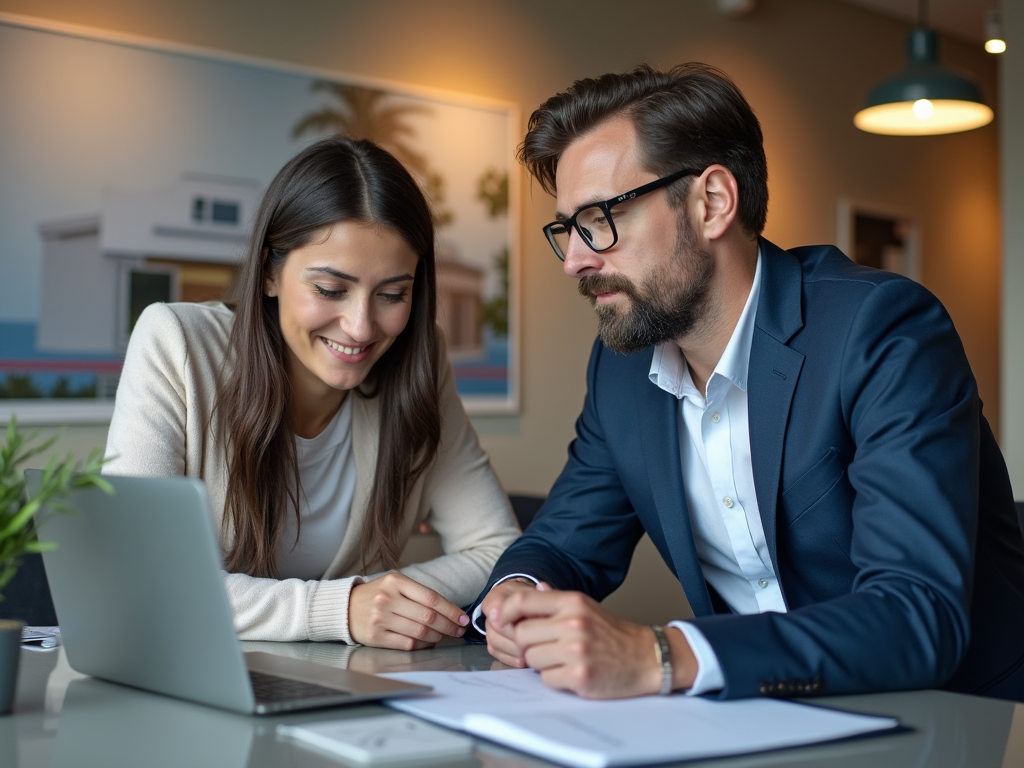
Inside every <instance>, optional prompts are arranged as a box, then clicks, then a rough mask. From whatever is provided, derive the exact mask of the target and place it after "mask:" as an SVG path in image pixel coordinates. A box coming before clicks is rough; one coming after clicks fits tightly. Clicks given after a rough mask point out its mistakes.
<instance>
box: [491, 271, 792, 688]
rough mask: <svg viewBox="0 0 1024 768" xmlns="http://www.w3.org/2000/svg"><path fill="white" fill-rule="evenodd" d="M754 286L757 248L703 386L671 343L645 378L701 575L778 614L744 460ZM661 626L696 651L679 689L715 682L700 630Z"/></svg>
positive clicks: (745, 605) (743, 605) (732, 602)
mask: <svg viewBox="0 0 1024 768" xmlns="http://www.w3.org/2000/svg"><path fill="white" fill-rule="evenodd" d="M760 287H761V255H760V253H758V257H757V265H756V267H755V269H754V280H753V283H752V285H751V287H750V293H749V294H748V296H747V301H746V303H745V304H744V306H743V312H742V313H741V314H740V318H739V321H738V322H737V323H736V327H735V328H734V329H733V332H732V336H731V337H730V338H729V343H728V344H727V345H726V347H725V351H724V352H723V353H722V357H721V358H720V359H719V361H718V364H717V365H716V366H715V370H714V371H713V372H712V374H711V376H710V378H709V379H708V382H707V387H706V391H705V392H701V391H700V390H698V389H697V387H696V386H695V385H694V383H693V378H692V377H691V376H690V369H689V367H688V366H687V364H686V360H685V359H684V358H683V354H682V351H681V350H680V349H679V347H678V346H677V345H676V344H675V342H673V341H666V342H662V343H661V344H658V345H656V346H655V348H654V357H653V359H652V361H651V369H650V373H649V374H648V375H649V377H650V380H651V382H652V383H653V384H655V385H656V386H658V387H660V388H661V389H663V390H665V391H666V392H668V393H669V394H671V395H673V396H675V397H676V398H677V399H678V400H679V408H680V415H681V418H680V421H679V453H680V457H681V460H682V467H681V469H682V474H683V488H684V491H683V492H684V494H685V496H686V505H687V507H688V509H689V515H690V528H691V530H692V531H693V539H694V545H695V548H696V550H697V559H698V560H699V561H700V565H701V570H702V571H703V572H704V578H705V579H706V580H707V582H708V583H709V584H710V585H711V586H712V587H714V588H715V590H716V591H717V592H718V594H719V595H720V596H721V597H722V599H723V600H725V602H726V604H728V606H729V607H730V608H732V610H734V611H736V612H737V613H763V612H765V611H778V612H779V613H785V612H786V603H785V601H784V600H783V597H782V590H781V588H780V587H779V581H778V579H777V578H776V576H775V570H774V568H773V566H772V561H771V556H770V555H769V553H768V543H767V540H766V539H765V535H764V526H763V525H762V524H761V515H760V510H759V509H758V506H757V495H756V494H755V491H754V470H753V467H752V465H751V460H750V430H749V424H748V418H747V370H748V367H749V364H750V347H751V343H752V342H753V338H754V318H755V317H756V315H757V301H758V293H759V290H760ZM517 576H526V578H529V579H531V580H533V581H536V579H534V578H533V577H532V576H529V575H528V574H512V575H509V576H506V577H505V578H504V579H502V581H505V580H507V579H512V578H515V577H517ZM498 583H501V582H498ZM495 586H497V584H495ZM479 617H480V606H477V609H476V611H474V614H473V624H474V625H475V626H476V627H477V629H480V627H479V625H478V624H477V619H478V618H479ZM669 626H671V627H675V628H677V629H679V630H680V631H681V632H682V633H683V634H684V635H685V636H686V640H687V642H688V643H689V644H690V647H691V649H692V650H693V653H694V655H695V656H696V657H697V665H698V672H697V677H696V679H695V680H694V683H693V686H692V687H691V688H690V689H689V690H688V691H687V693H688V694H690V695H697V694H701V693H707V692H709V691H715V690H719V689H720V688H722V686H723V685H724V684H725V678H724V676H723V674H722V667H721V665H720V664H719V662H718V657H717V656H716V655H715V652H714V650H713V649H712V648H711V644H710V643H708V641H707V639H706V638H705V637H704V633H702V632H701V631H700V630H699V629H697V627H695V626H694V625H693V624H690V623H688V622H685V621H673V622H670V623H669Z"/></svg>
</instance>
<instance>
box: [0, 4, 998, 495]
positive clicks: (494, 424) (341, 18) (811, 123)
mask: <svg viewBox="0 0 1024 768" xmlns="http://www.w3.org/2000/svg"><path fill="white" fill-rule="evenodd" d="M0 11H5V12H9V13H18V14H25V15H32V16H38V17H43V18H49V19H56V20H60V21H63V22H71V23H77V24H84V25H89V26H95V27H102V28H107V29H112V30H117V31H122V32H128V33H132V34H137V35H144V36H148V37H153V38H159V39H164V40H171V41H176V42H182V43H187V44H190V45H196V46H202V47H208V48H216V49H223V50H228V51H232V52H237V53H242V54H248V55H254V56H260V57H266V58H270V59H277V60H281V61H286V62H294V63H299V64H304V65H311V66H316V67H326V68H330V69H335V70H338V71H340V72H346V73H352V74H357V75H365V76H370V77H375V78H384V79H389V80H393V81H398V82H405V83H413V84H419V85H425V86H431V87H437V88H445V89H451V90H456V91H462V92H466V93H471V94H478V95H483V96H489V97H494V98H498V99H503V100H507V101H512V102H516V103H518V104H519V105H520V106H521V108H522V110H523V118H524V121H525V118H526V117H527V116H528V115H529V112H530V110H532V109H533V108H534V107H535V106H536V105H537V104H538V103H539V102H540V101H542V100H543V99H544V98H546V97H547V96H549V95H551V94H552V93H554V92H555V91H557V90H559V89H561V88H564V87H565V86H566V85H568V84H569V83H570V82H572V81H573V80H574V79H576V78H579V77H584V76H587V75H595V74H599V73H601V72H605V71H611V70H622V69H625V68H627V67H629V66H631V65H633V64H635V63H637V62H640V61H650V62H652V63H653V64H655V65H658V66H669V65H671V64H673V63H676V62H680V61H685V60H692V59H698V60H704V61H708V62H711V63H714V64H716V65H718V66H721V67H722V68H724V69H725V70H726V71H728V72H729V73H731V74H732V75H733V76H734V78H735V79H736V80H737V81H738V83H739V84H740V86H741V87H742V88H743V89H744V91H745V92H746V94H747V96H748V98H749V99H750V101H751V103H752V104H753V106H754V108H755V110H756V111H757V112H758V114H759V116H760V118H761V120H762V123H763V126H764V130H765V136H766V144H767V149H768V158H769V169H770V175H771V194H772V203H771V208H770V213H769V224H768V230H767V233H766V234H767V236H768V237H769V238H770V239H772V240H774V241H775V242H776V243H777V244H779V245H782V246H784V247H787V246H795V245H801V244H810V243H821V242H830V241H832V240H833V239H834V238H835V205H836V200H837V198H838V197H840V196H847V197H851V198H854V199H857V200H863V201H869V202H874V203H880V204H884V205H888V206H894V207H898V208H901V209H906V210H909V211H910V212H911V213H913V214H914V215H916V216H918V217H919V219H920V221H921V223H922V225H923V243H922V246H923V258H922V279H923V282H924V283H925V284H926V285H927V286H928V287H929V288H931V289H932V290H933V291H934V292H935V293H936V294H937V295H938V296H939V297H940V298H941V299H942V300H943V302H945V304H946V306H947V307H948V308H949V310H950V313H951V314H952V316H953V319H954V321H955V322H956V324H957V327H958V328H959V329H960V332H961V334H962V336H963V338H964V343H965V346H966V348H967V352H968V355H969V357H970V359H971V362H972V364H973V366H974V369H975V373H976V375H977V377H978V380H979V383H980V386H981V392H982V396H983V398H984V400H985V402H986V406H987V412H988V414H989V416H990V419H991V420H992V421H993V423H994V424H996V425H998V424H999V420H998V418H997V409H998V406H999V349H998V344H999V341H998V339H999V334H998V322H999V305H1000V294H999V270H1000V264H999V247H1000V243H999V205H998V182H997V178H998V145H997V128H996V126H995V125H992V126H989V127H986V128H983V129H980V130H978V131H974V132H971V133H967V134H960V135H955V136H945V137H934V138H890V137H878V136H871V135H867V134H863V133H860V132H858V131H857V130H855V129H854V128H853V125H852V122H851V118H852V115H853V112H854V111H855V110H856V109H857V108H858V106H859V104H860V101H861V99H862V98H863V96H864V94H865V93H866V92H867V91H868V89H869V88H870V87H871V86H872V85H873V84H874V83H875V82H876V81H877V80H879V79H880V78H882V77H883V76H885V75H887V74H889V73H891V72H893V71H895V70H897V69H899V68H900V67H901V66H902V63H903V48H904V38H905V36H906V33H907V32H908V31H909V26H908V25H904V24H901V23H899V22H896V21H893V20H890V19H887V18H884V17H881V16H877V15H874V14H871V13H869V12H867V11H862V10H859V9H857V8H852V7H848V6H846V5H843V4H840V3H834V2H826V1H824V0H762V2H761V3H760V4H759V8H758V10H757V11H756V12H755V13H754V14H753V15H751V16H749V17H746V18H742V19H737V20H731V19H727V18H724V17H722V16H721V15H719V14H718V13H717V11H716V10H715V3H714V1H713V0H680V1H679V2H675V3H666V2H663V1H662V0H633V2H630V3H628V4H627V5H626V6H623V5H622V3H621V2H618V1H617V0H592V1H591V2H587V3H580V2H550V0H435V1H434V2H431V3H423V2H419V1H418V0H378V1H377V2H362V1H360V2H352V1H349V2H345V1H343V0H290V2H287V3H285V2H283V0H282V1H281V2H266V1H264V2H254V1H253V0H146V2H144V3H140V2H137V0H91V1H90V2H82V0H0ZM942 57H943V59H944V61H946V62H947V63H951V64H956V65H958V66H961V67H963V68H965V69H968V70H970V71H972V72H973V73H974V74H975V76H976V77H977V78H978V79H979V80H980V81H981V83H982V85H983V88H984V89H985V91H986V95H987V96H988V97H989V98H990V99H991V100H992V101H993V103H994V102H995V99H996V97H997V94H996V64H995V61H994V58H993V57H990V56H988V55H986V54H985V53H984V52H982V51H981V50H980V47H979V46H977V45H967V44H964V43H960V42H956V41H952V40H949V39H944V40H943V50H942ZM26 75H27V76H29V75H30V73H26ZM522 189H523V192H522V194H523V229H522V242H523V244H524V245H523V251H522V256H523V258H522V265H521V277H522V282H521V296H522V302H521V305H520V306H521V311H522V370H523V379H522V410H521V413H520V415H518V416H513V417H487V418H479V419H476V420H475V422H476V424H477V426H478V429H479V431H480V432H481V435H482V440H483V442H484V444H485V445H486V447H487V449H488V450H489V451H490V452H491V454H492V456H493V459H494V463H495V466H496V467H497V469H498V472H499V474H500V476H501V478H502V480H503V482H504V483H505V485H506V487H507V488H508V489H509V490H510V491H528V492H536V493H544V492H546V490H547V489H548V487H549V486H550V484H551V482H552V481H553V480H554V478H555V476H556V475H557V473H558V471H559V469H560V467H561V464H562V462H563V461H564V458H565V446H566V443H567V442H568V440H569V439H570V438H571V436H572V428H573V422H574V420H575V417H576V415H577V413H578V411H579V407H580V404H581V402H582V399H583V394H584V383H583V373H584V368H585V365H586V359H587V354H588V351H589V347H590V343H591V341H592V338H593V333H594V323H593V320H592V317H591V310H590V308H589V307H588V306H587V305H586V303H585V302H583V301H582V300H581V299H580V298H579V297H578V296H577V294H576V292H575V288H574V285H573V282H572V281H571V280H569V279H568V278H565V277H563V276H562V275H561V272H560V268H559V264H558V263H557V261H556V260H555V259H554V257H553V256H552V255H551V253H550V251H549V249H548V246H547V245H546V244H545V242H544V241H543V238H542V237H541V235H540V226H541V224H543V223H544V222H546V221H549V220H550V218H551V214H552V211H553V205H552V202H551V200H550V199H549V198H548V197H547V196H546V195H544V194H543V193H542V192H541V191H540V190H539V189H537V188H535V187H531V185H530V184H529V183H524V184H523V185H522ZM104 432H105V430H104V429H103V428H102V427H96V428H92V429H90V428H85V427H83V428H78V429H76V430H75V431H74V433H73V435H74V439H75V440H82V441H84V442H85V443H88V442H94V443H100V442H102V441H103V437H104Z"/></svg>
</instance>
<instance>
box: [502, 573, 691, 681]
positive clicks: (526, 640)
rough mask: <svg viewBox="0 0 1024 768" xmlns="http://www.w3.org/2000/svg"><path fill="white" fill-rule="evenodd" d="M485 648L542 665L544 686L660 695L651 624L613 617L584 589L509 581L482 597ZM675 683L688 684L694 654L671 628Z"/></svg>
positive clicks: (516, 663) (519, 663) (514, 662)
mask: <svg viewBox="0 0 1024 768" xmlns="http://www.w3.org/2000/svg"><path fill="white" fill-rule="evenodd" d="M482 608H483V614H484V616H485V617H486V618H487V650H488V651H489V652H490V654H491V655H492V656H494V657H495V658H496V659H497V660H498V661H501V662H503V663H504V664H507V665H509V666H511V667H526V666H530V667H532V668H534V669H536V670H538V671H539V672H540V674H541V679H542V680H543V681H544V684H545V685H547V686H549V687H551V688H558V689H561V690H566V691H572V692H573V693H576V694H577V695H579V696H582V697H584V698H588V699H614V698H626V697H630V696H644V695H647V694H652V693H657V692H658V691H659V690H660V688H661V676H662V669H661V666H660V665H659V664H658V661H657V655H656V653H655V650H654V645H655V639H654V633H653V632H652V631H651V628H650V627H648V626H644V625H642V624H633V623H632V622H629V621H625V620H623V619H619V618H616V617H615V616H612V615H611V614H610V613H609V612H608V611H606V610H604V609H603V608H601V606H600V605H599V604H598V603H597V602H596V601H594V600H593V599H591V598H590V597H587V596H586V595H584V594H582V593H580V592H563V591H559V590H556V589H553V588H552V587H551V586H549V585H548V584H544V583H543V582H542V583H540V584H537V585H534V584H533V583H532V582H529V583H528V582H525V581H524V580H510V581H505V582H502V583H501V584H498V585H497V586H496V587H494V588H493V589H492V590H491V591H490V592H489V593H488V595H487V597H486V598H484V601H483V605H482ZM666 638H667V639H668V641H669V645H670V647H671V649H672V671H673V686H672V687H673V689H674V690H677V689H684V688H689V687H690V686H692V685H693V681H694V678H695V677H696V675H697V660H696V657H695V656H694V655H693V651H692V650H691V648H690V645H689V643H687V641H686V638H685V637H684V636H683V633H682V632H680V631H679V630H677V629H675V628H668V629H666Z"/></svg>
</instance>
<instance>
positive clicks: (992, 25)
mask: <svg viewBox="0 0 1024 768" xmlns="http://www.w3.org/2000/svg"><path fill="white" fill-rule="evenodd" d="M985 50H986V51H988V52H989V53H1002V52H1003V51H1005V50H1006V41H1005V40H1004V39H1003V17H1002V16H1000V15H999V11H998V10H997V9H995V8H993V9H992V10H990V11H988V12H986V13H985Z"/></svg>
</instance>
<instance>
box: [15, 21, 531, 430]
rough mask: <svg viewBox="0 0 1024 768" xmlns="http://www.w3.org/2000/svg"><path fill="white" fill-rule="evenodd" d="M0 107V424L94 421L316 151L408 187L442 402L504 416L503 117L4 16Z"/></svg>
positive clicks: (506, 139) (511, 340) (509, 195)
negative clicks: (372, 161)
mask: <svg viewBox="0 0 1024 768" xmlns="http://www.w3.org/2000/svg"><path fill="white" fill-rule="evenodd" d="M0 104H3V105H4V107H3V109H2V110H0V136H2V137H3V138H2V142H0V194H2V197H0V232H3V233H4V237H3V238H0V275H2V279H0V421H4V420H6V418H5V417H7V416H9V414H10V413H12V412H13V413H17V414H18V417H19V419H20V420H22V421H35V422H37V423H40V422H42V423H45V422H54V423H74V422H75V421H78V420H84V421H101V420H103V419H104V418H109V414H110V413H111V412H112V398H113V395H114V392H115V391H116V387H117V381H118V376H119V374H120V370H121V364H122V362H123V358H124V351H125V348H126V346H127V343H128V339H129V338H130V336H131V331H132V327H133V325H134V322H135V320H136V319H137V318H138V316H139V313H140V312H141V311H142V309H143V308H145V306H147V305H148V304H150V303H152V302H155V301H216V300H219V299H221V298H222V297H223V296H224V294H225V290H226V289H227V287H228V286H229V284H230V283H231V280H232V278H233V276H234V273H235V270H236V268H237V265H238V262H239V260H240V258H241V256H242V253H243V250H244V247H245V243H246V241H247V237H248V233H249V224H250V221H251V218H252V216H253V213H254V211H255V209H256V206H257V205H258V203H259V200H260V196H261V194H262V190H263V188H264V187H265V186H266V185H267V184H268V183H269V182H270V180H271V178H272V177H273V176H274V174H275V173H276V172H277V170H278V169H279V168H280V167H281V166H282V165H283V164H284V163H285V162H286V161H287V160H288V159H289V158H290V157H292V156H293V155H295V154H296V153H297V152H298V151H299V150H301V149H302V148H303V147H304V146H306V145H307V144H309V143H310V142H312V141H314V140H316V139H318V138H321V137H323V136H327V135H331V134H335V133H344V134H347V135H353V136H356V137H360V138H369V139H371V140H373V141H376V142H377V143H378V144H380V145H382V146H383V147H385V148H386V149H388V150H389V151H391V152H392V153H393V154H394V155H396V156H397V157H398V158H399V159H400V160H401V161H402V162H403V163H404V164H405V165H406V167H408V168H409V170H410V171H411V172H412V173H413V175H414V176H415V177H416V179H417V180H418V181H419V182H420V185H421V187H422V188H423V190H424V192H425V193H426V195H427V198H428V200H429V201H430V203H431V206H432V210H433V214H434V221H435V225H436V229H437V267H438V284H439V285H438V291H439V295H438V308H439V318H438V319H439V322H440V324H441V325H442V327H443V328H444V331H445V335H446V337H447V341H448V349H449V353H450V358H451V361H452V365H453V367H454V369H455V375H456V382H457V385H458V389H459V392H460V394H461V395H462V397H463V400H464V402H465V404H466V408H467V410H468V411H470V412H471V413H509V412H514V411H516V410H517V409H518V370H517V367H518V360H519V355H518V346H517V345H518V313H517V308H518V301H517V290H518V280H517V275H518V269H517V268H518V248H517V242H516V240H517V233H518V210H517V201H518V194H517V189H516V185H517V180H518V174H517V173H514V172H512V171H513V170H514V169H515V164H514V150H515V144H516V139H517V136H518V133H517V132H518V130H519V115H518V112H517V109H516V107H515V106H514V105H512V104H509V103H505V102H498V101H493V100H489V99H483V98H477V97H472V96H464V95H461V94H452V93H447V92H440V91H434V90H430V89H424V88H419V87H415V86H408V85H401V84H395V83H389V82H381V81H374V80H369V79H366V78H359V77H353V76H349V75H346V74H344V73H339V72H333V71H324V70H314V69H309V68H304V67H298V66H292V65H287V64H282V63H279V62H272V61H265V60H258V59H252V58H247V57H241V56H237V55H233V54H228V53H223V52H218V51H210V50H200V49H194V48H190V47H185V46H177V45H173V44H167V43H162V42H159V41H153V40H147V39H139V38H135V37H128V36H124V35H121V34H119V33H113V32H106V31H103V30H95V29H89V28H80V27H74V26H69V25H63V24H56V23H52V22H48V21H42V20H37V19H31V18H24V17H17V16H13V15H10V14H0Z"/></svg>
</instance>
